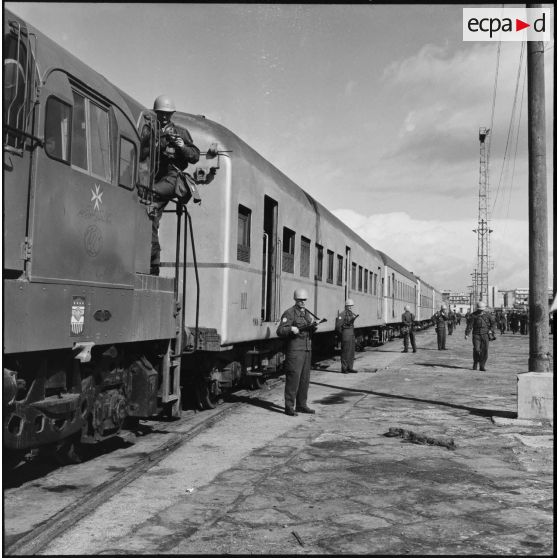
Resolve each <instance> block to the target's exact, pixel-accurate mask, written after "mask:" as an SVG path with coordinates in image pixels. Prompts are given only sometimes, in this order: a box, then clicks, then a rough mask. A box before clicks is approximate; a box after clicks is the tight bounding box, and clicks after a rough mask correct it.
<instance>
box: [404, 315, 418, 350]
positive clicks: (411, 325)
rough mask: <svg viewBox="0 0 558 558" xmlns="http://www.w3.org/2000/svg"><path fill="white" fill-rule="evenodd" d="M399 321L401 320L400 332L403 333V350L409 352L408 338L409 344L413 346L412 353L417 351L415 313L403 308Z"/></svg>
mask: <svg viewBox="0 0 558 558" xmlns="http://www.w3.org/2000/svg"><path fill="white" fill-rule="evenodd" d="M401 321H402V322H403V327H402V333H403V346H404V349H403V352H405V353H407V352H409V339H410V340H411V346H412V347H413V353H416V352H417V346H416V344H415V315H414V314H412V313H411V312H409V310H405V312H403V315H402V316H401Z"/></svg>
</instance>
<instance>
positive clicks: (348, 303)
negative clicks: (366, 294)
mask: <svg viewBox="0 0 558 558" xmlns="http://www.w3.org/2000/svg"><path fill="white" fill-rule="evenodd" d="M354 305H355V303H354V302H353V299H352V298H348V299H347V300H346V301H345V306H354Z"/></svg>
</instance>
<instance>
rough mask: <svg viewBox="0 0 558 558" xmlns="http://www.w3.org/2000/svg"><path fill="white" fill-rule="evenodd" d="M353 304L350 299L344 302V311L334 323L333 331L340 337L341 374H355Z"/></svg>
mask: <svg viewBox="0 0 558 558" xmlns="http://www.w3.org/2000/svg"><path fill="white" fill-rule="evenodd" d="M354 304H355V303H354V302H353V300H352V299H351V298H348V299H347V300H346V301H345V310H344V311H343V312H340V314H339V316H337V320H336V321H335V331H336V332H337V334H338V335H339V336H340V337H341V373H343V374H356V373H357V371H356V370H355V369H354V368H353V364H354V361H355V327H354V323H355V320H356V319H357V318H358V315H356V314H355V313H354V312H353V306H354Z"/></svg>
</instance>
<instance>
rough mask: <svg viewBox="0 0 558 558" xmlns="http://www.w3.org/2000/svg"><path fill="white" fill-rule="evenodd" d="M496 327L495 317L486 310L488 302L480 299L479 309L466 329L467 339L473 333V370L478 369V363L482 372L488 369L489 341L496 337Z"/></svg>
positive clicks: (472, 315) (473, 314)
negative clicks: (486, 366)
mask: <svg viewBox="0 0 558 558" xmlns="http://www.w3.org/2000/svg"><path fill="white" fill-rule="evenodd" d="M495 328H496V322H495V320H494V317H493V316H492V314H490V313H489V312H487V311H486V302H483V301H482V300H479V302H477V310H476V311H475V312H473V313H472V314H471V319H470V320H469V322H468V323H467V328H466V329H465V339H467V337H468V335H469V333H471V332H472V333H473V370H476V369H477V365H478V366H479V369H480V371H481V372H484V371H485V370H486V368H485V365H486V361H487V359H488V343H489V342H490V341H491V340H492V339H495V336H494V329H495Z"/></svg>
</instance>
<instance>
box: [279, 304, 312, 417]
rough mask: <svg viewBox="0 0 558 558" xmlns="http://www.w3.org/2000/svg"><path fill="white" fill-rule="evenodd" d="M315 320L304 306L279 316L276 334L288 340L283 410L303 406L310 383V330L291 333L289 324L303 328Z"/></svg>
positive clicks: (304, 405)
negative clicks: (279, 320)
mask: <svg viewBox="0 0 558 558" xmlns="http://www.w3.org/2000/svg"><path fill="white" fill-rule="evenodd" d="M313 323H314V320H313V319H312V317H311V316H310V314H309V313H308V312H307V311H306V309H305V308H299V307H298V306H296V305H295V306H292V307H291V308H289V309H288V310H286V311H285V312H284V313H283V315H282V316H281V322H280V323H279V327H278V328H277V335H278V336H279V337H282V338H284V339H287V348H286V351H285V362H284V364H283V369H284V371H285V410H293V411H294V410H295V403H296V409H297V410H301V409H306V407H307V405H306V400H307V399H308V386H309V384H310V364H311V359H312V334H313V331H312V330H306V331H300V332H299V333H298V334H296V335H295V334H294V333H293V332H292V331H291V327H292V326H296V327H297V328H298V329H299V330H300V329H306V328H308V327H309V326H311V324H313Z"/></svg>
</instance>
